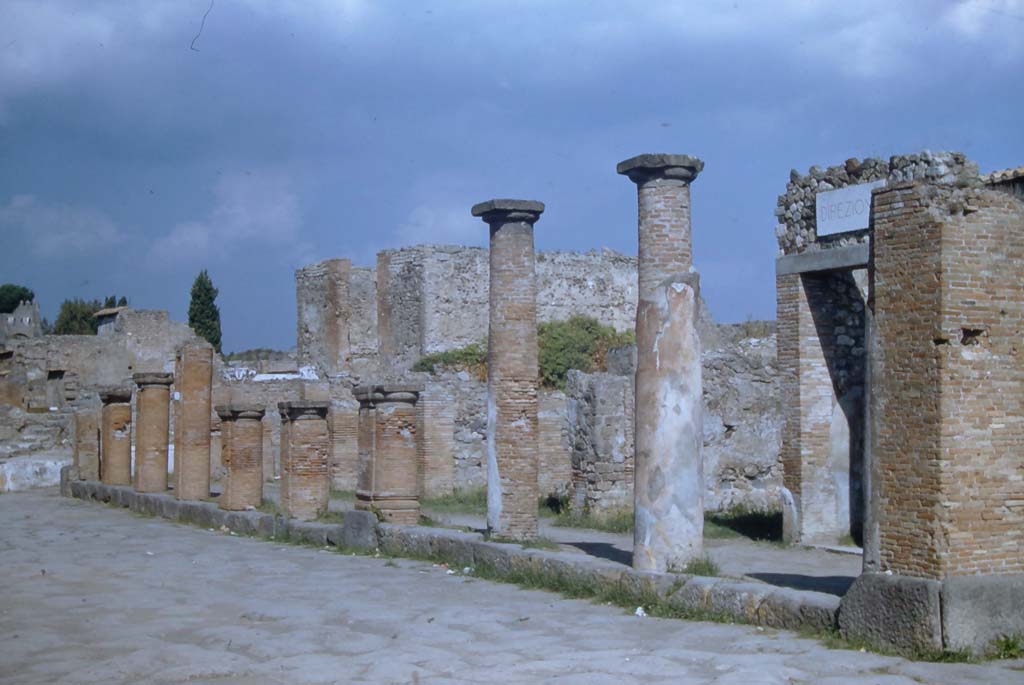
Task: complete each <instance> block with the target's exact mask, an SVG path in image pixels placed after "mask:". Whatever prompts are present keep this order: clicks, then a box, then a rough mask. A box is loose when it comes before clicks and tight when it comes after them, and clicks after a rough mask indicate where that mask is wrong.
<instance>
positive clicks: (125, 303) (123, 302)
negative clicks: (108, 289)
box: [117, 295, 128, 307]
mask: <svg viewBox="0 0 1024 685" xmlns="http://www.w3.org/2000/svg"><path fill="white" fill-rule="evenodd" d="M117 306H118V307H127V306H128V298H127V297H125V296H124V295H122V296H121V299H120V300H118V301H117Z"/></svg>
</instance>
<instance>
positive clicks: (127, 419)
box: [100, 388, 132, 485]
mask: <svg viewBox="0 0 1024 685" xmlns="http://www.w3.org/2000/svg"><path fill="white" fill-rule="evenodd" d="M100 401H101V402H102V403H103V409H102V411H101V417H100V480H101V481H103V482H104V483H106V484H107V485H130V484H131V482H132V391H131V388H117V389H108V390H104V391H102V392H100Z"/></svg>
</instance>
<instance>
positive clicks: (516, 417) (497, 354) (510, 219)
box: [473, 200, 544, 539]
mask: <svg viewBox="0 0 1024 685" xmlns="http://www.w3.org/2000/svg"><path fill="white" fill-rule="evenodd" d="M543 211H544V205H543V204H542V203H540V202H532V201H527V200H491V201H489V202H484V203H481V204H478V205H476V206H475V207H473V215H474V216H479V217H482V218H483V220H484V221H485V222H487V224H489V226H490V233H491V243H490V322H489V336H488V347H487V526H488V528H489V529H490V530H491V532H492V533H493V534H495V535H498V536H501V537H508V538H513V539H530V538H535V537H537V498H538V487H537V476H538V465H539V441H538V424H537V410H538V407H537V286H536V281H535V272H534V268H535V263H534V247H533V224H534V222H536V221H537V219H538V218H540V214H541V212H543Z"/></svg>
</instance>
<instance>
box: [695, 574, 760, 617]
mask: <svg viewBox="0 0 1024 685" xmlns="http://www.w3.org/2000/svg"><path fill="white" fill-rule="evenodd" d="M771 591H772V587H771V586H770V585H767V584H765V583H747V582H742V581H733V580H722V581H721V582H719V583H715V584H714V585H712V586H711V589H710V592H709V593H708V599H709V601H710V606H709V607H708V608H709V609H710V610H711V611H712V612H715V613H717V614H724V615H726V616H732V617H734V618H735V619H736V620H737V621H742V622H744V623H757V621H758V617H759V615H760V613H759V612H760V608H761V604H762V603H763V602H764V600H765V599H766V598H767V597H768V595H769V594H770V593H771Z"/></svg>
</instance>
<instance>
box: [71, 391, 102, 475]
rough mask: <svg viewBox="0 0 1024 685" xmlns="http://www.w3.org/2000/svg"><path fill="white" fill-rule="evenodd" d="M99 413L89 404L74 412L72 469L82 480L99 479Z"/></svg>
mask: <svg viewBox="0 0 1024 685" xmlns="http://www.w3.org/2000/svg"><path fill="white" fill-rule="evenodd" d="M99 414H100V412H99V409H98V408H97V407H96V406H94V405H92V404H91V403H90V404H89V405H88V406H86V407H82V408H80V409H77V410H76V411H75V445H74V452H73V454H72V457H73V463H74V467H75V468H76V469H77V470H78V477H79V478H81V479H82V480H99V479H100V426H99V424H100V416H99Z"/></svg>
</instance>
